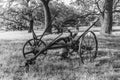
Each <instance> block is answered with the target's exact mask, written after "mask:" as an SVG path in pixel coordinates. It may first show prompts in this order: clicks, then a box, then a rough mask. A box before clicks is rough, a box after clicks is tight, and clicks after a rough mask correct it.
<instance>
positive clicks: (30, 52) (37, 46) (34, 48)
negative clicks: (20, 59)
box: [23, 39, 46, 59]
mask: <svg viewBox="0 0 120 80" xmlns="http://www.w3.org/2000/svg"><path fill="white" fill-rule="evenodd" d="M38 41H39V40H38V39H37V40H34V39H30V40H28V41H27V42H26V43H25V44H24V46H23V56H24V58H25V59H31V58H33V57H34V56H35V55H36V54H37V53H38V52H39V51H41V50H42V49H43V48H45V46H46V45H45V43H44V42H43V41H42V40H40V41H39V42H38Z"/></svg>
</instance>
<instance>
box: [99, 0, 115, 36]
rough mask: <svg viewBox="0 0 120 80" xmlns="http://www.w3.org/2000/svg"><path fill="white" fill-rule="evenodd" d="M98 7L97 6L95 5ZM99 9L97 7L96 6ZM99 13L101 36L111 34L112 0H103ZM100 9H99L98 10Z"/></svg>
mask: <svg viewBox="0 0 120 80" xmlns="http://www.w3.org/2000/svg"><path fill="white" fill-rule="evenodd" d="M97 5H98V4H97ZM98 8H99V6H98ZM102 8H103V9H102V10H100V13H101V34H111V31H112V22H113V12H112V11H113V0H105V2H104V5H103V6H102ZM99 9H100V8H99Z"/></svg>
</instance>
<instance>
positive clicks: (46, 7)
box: [41, 0, 52, 33]
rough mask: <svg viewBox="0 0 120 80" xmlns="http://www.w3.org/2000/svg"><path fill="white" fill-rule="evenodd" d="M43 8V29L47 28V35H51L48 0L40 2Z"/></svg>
mask: <svg viewBox="0 0 120 80" xmlns="http://www.w3.org/2000/svg"><path fill="white" fill-rule="evenodd" d="M41 1H42V3H43V6H44V14H45V27H46V28H47V31H46V32H48V33H52V25H51V13H50V8H49V2H50V0H41Z"/></svg>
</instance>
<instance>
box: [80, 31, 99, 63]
mask: <svg viewBox="0 0 120 80" xmlns="http://www.w3.org/2000/svg"><path fill="white" fill-rule="evenodd" d="M97 51H98V42H97V38H96V35H95V33H94V32H92V31H89V32H87V33H86V34H85V35H83V36H82V38H81V40H80V43H79V51H78V52H79V53H80V54H79V55H80V58H81V62H82V63H88V62H92V61H93V60H94V59H95V58H96V56H97Z"/></svg>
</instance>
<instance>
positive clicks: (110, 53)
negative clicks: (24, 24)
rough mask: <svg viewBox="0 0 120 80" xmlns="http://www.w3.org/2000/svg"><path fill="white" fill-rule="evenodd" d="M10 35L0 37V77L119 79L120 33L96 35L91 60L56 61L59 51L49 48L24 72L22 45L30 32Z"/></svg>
mask: <svg viewBox="0 0 120 80" xmlns="http://www.w3.org/2000/svg"><path fill="white" fill-rule="evenodd" d="M4 34H6V35H7V36H8V34H9V35H12V34H13V33H12V32H11V34H10V33H9V32H8V33H4ZM14 34H18V35H17V37H18V38H11V37H10V38H6V39H5V36H3V38H2V37H1V38H0V80H120V36H109V37H103V36H100V35H99V36H98V42H99V51H98V55H97V58H96V60H95V61H94V62H93V63H89V64H86V65H85V64H84V65H83V64H80V65H79V64H78V60H76V59H75V60H74V59H73V60H60V59H59V57H58V56H55V54H57V53H59V52H58V51H54V50H53V51H49V53H48V55H47V56H46V58H45V59H44V61H41V62H40V61H37V63H36V64H35V65H32V66H30V71H29V72H26V71H25V67H24V62H25V59H24V58H23V55H22V47H23V44H24V43H25V41H26V40H27V39H29V38H31V34H29V36H28V35H26V33H22V32H20V33H17V32H16V33H14ZM14 34H13V35H14ZM21 34H22V36H23V35H24V38H23V37H22V36H21ZM1 35H2V34H1ZM26 36H28V37H26Z"/></svg>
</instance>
